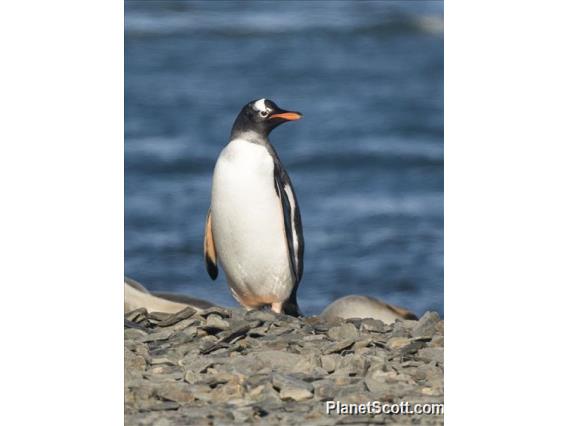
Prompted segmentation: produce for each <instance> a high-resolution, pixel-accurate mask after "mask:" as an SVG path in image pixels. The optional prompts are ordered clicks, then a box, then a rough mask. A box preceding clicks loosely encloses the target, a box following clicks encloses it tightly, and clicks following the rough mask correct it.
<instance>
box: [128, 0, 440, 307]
mask: <svg viewBox="0 0 568 426" xmlns="http://www.w3.org/2000/svg"><path fill="white" fill-rule="evenodd" d="M442 13H443V5H442V3H441V2H378V1H375V2H319V1H317V2H238V3H237V2H217V1H216V2H179V1H178V2H168V1H159V2H158V1H156V2H149V1H139V2H132V1H127V2H126V34H125V62H126V67H125V68H126V69H125V92H126V93H125V99H126V102H125V271H126V274H127V275H129V276H131V277H133V278H136V279H138V280H139V281H141V282H142V283H144V284H145V285H147V286H148V287H149V288H150V289H152V290H162V291H174V292H181V293H186V294H190V295H193V296H196V297H200V298H205V299H208V300H211V301H213V302H216V303H219V304H222V305H226V306H236V302H235V301H234V300H233V298H232V297H231V295H230V294H229V291H228V289H227V285H226V282H225V277H224V276H223V275H220V278H218V279H217V281H215V282H213V281H211V280H210V279H209V277H208V275H207V273H206V271H205V267H204V264H203V258H202V232H203V225H204V219H205V214H206V212H207V209H208V206H209V197H210V185H211V176H212V171H213V167H214V164H215V161H216V158H217V156H218V154H219V152H220V150H221V149H222V148H223V146H224V145H225V144H226V143H227V138H228V135H229V131H230V128H231V125H232V122H233V120H234V118H235V116H236V114H237V113H238V111H239V110H240V108H241V107H242V105H244V104H245V103H246V102H248V101H249V100H252V99H257V98H269V99H272V100H274V101H276V102H277V103H278V104H279V105H280V106H282V107H284V108H288V109H293V110H298V111H301V112H302V113H303V114H304V119H303V120H301V121H298V122H294V123H289V124H285V125H283V126H281V127H279V128H278V129H277V130H275V131H274V132H273V133H272V135H271V140H272V143H273V145H274V146H275V148H276V149H277V151H278V152H279V155H280V158H281V159H282V161H283V162H284V164H285V166H286V167H287V169H288V171H289V174H290V176H291V178H292V181H293V183H294V185H295V188H296V192H297V195H298V198H299V203H300V207H301V211H302V217H303V223H304V237H305V241H306V252H305V272H304V278H303V280H302V283H301V284H300V290H299V303H300V306H301V308H302V309H303V310H304V312H306V313H307V314H316V313H318V312H320V311H321V309H322V308H323V307H324V306H325V305H327V304H328V303H329V302H331V301H332V300H334V299H336V298H338V297H340V296H343V295H346V294H367V295H371V296H375V297H379V298H382V299H384V300H387V301H389V302H392V303H395V304H399V305H402V306H405V307H407V308H409V309H411V310H413V311H415V312H416V313H417V314H421V313H423V312H424V311H425V310H427V309H435V310H437V311H439V312H441V313H442V312H443V19H442Z"/></svg>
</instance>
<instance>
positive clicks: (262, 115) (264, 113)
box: [260, 110, 268, 118]
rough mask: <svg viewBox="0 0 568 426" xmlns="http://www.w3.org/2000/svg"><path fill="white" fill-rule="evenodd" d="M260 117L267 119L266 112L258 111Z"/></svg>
mask: <svg viewBox="0 0 568 426" xmlns="http://www.w3.org/2000/svg"><path fill="white" fill-rule="evenodd" d="M260 116H261V117H262V118H266V117H268V110H265V111H260Z"/></svg>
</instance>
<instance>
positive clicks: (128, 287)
mask: <svg viewBox="0 0 568 426" xmlns="http://www.w3.org/2000/svg"><path fill="white" fill-rule="evenodd" d="M187 306H191V307H192V308H195V309H196V310H197V311H202V310H204V309H207V308H210V307H212V306H215V305H214V304H213V303H211V302H208V301H206V300H202V299H196V298H193V297H188V296H183V295H178V294H170V293H150V292H149V291H148V289H147V288H146V287H144V286H143V285H142V284H140V283H139V282H138V281H135V280H133V279H132V278H128V277H124V312H125V313H126V312H130V311H132V310H134V309H138V308H145V309H146V310H147V311H148V312H165V313H176V312H179V311H181V310H182V309H185V308H186V307H187Z"/></svg>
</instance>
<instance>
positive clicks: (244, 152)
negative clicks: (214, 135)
mask: <svg viewBox="0 0 568 426" xmlns="http://www.w3.org/2000/svg"><path fill="white" fill-rule="evenodd" d="M300 118H302V114H300V113H299V112H295V111H286V110H283V109H281V108H280V107H279V106H278V105H276V103H274V102H273V101H271V100H269V99H258V100H254V101H251V102H249V103H247V104H246V105H245V106H244V107H243V108H242V109H241V111H240V113H239V114H238V116H237V118H236V119H235V122H234V124H233V127H232V130H231V135H230V138H229V143H228V144H227V145H226V146H225V147H224V148H223V150H222V151H221V153H220V154H219V158H218V159H217V162H216V164H215V169H214V172H213V182H212V187H211V205H210V208H209V211H208V213H207V218H206V221H205V232H204V234H205V235H204V244H203V245H204V257H205V264H206V269H207V272H208V273H209V276H210V277H211V278H212V279H213V280H215V279H216V278H217V275H218V268H219V266H221V267H222V268H223V271H224V272H225V276H226V278H227V283H228V285H229V289H230V290H231V293H232V294H233V297H234V298H235V299H236V300H237V301H238V302H239V303H240V304H241V305H242V306H243V307H244V308H245V309H247V310H251V309H260V308H262V307H264V306H270V308H271V309H272V310H273V311H274V312H276V313H285V314H287V315H292V316H300V315H301V312H300V309H299V307H298V302H297V291H298V285H299V284H300V280H301V279H302V274H303V269H304V236H303V231H302V219H301V216H300V207H299V204H298V200H297V198H296V193H295V191H294V187H293V185H292V181H291V180H290V177H289V176H288V173H287V172H286V169H285V168H284V166H283V164H282V162H281V161H280V159H279V158H278V154H277V153H276V150H275V149H274V147H273V146H272V145H271V144H270V141H269V140H268V136H269V134H270V132H271V131H272V130H274V129H275V128H276V127H278V126H279V125H281V124H283V123H286V122H288V121H295V120H299V119H300Z"/></svg>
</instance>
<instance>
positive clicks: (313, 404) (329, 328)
mask: <svg viewBox="0 0 568 426" xmlns="http://www.w3.org/2000/svg"><path fill="white" fill-rule="evenodd" d="M124 323H125V329H124V352H125V384H124V388H125V389H124V391H125V424H126V425H160V426H166V425H232V424H243V423H247V424H248V423H256V424H263V425H265V424H266V425H280V424H286V425H333V424H436V425H437V424H443V416H442V415H418V414H406V415H403V414H398V415H397V414H384V413H382V414H359V415H354V414H351V415H350V414H338V413H337V412H336V411H332V412H331V414H326V401H337V402H342V403H346V404H361V403H362V404H365V403H367V402H368V401H380V402H381V403H400V402H408V403H409V404H410V407H413V404H415V403H421V404H424V403H440V402H443V367H444V358H443V346H444V337H443V336H444V325H443V321H442V320H440V318H439V316H438V314H436V313H433V312H427V313H426V314H424V315H423V316H422V318H420V320H419V321H413V320H403V321H396V322H395V323H394V324H390V325H386V324H384V323H383V322H381V321H380V320H374V319H363V320H361V319H350V320H342V319H337V320H333V321H324V320H322V319H321V318H319V317H307V318H293V317H290V316H286V315H277V314H274V313H272V312H270V311H251V312H245V311H243V310H239V309H223V308H218V307H212V308H209V309H206V310H205V311H201V312H198V311H196V310H195V309H193V308H191V307H187V308H186V309H184V310H183V311H181V312H178V313H175V314H161V313H155V312H154V313H147V312H146V310H145V309H137V310H134V311H132V312H129V313H127V314H125V320H124Z"/></svg>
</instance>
